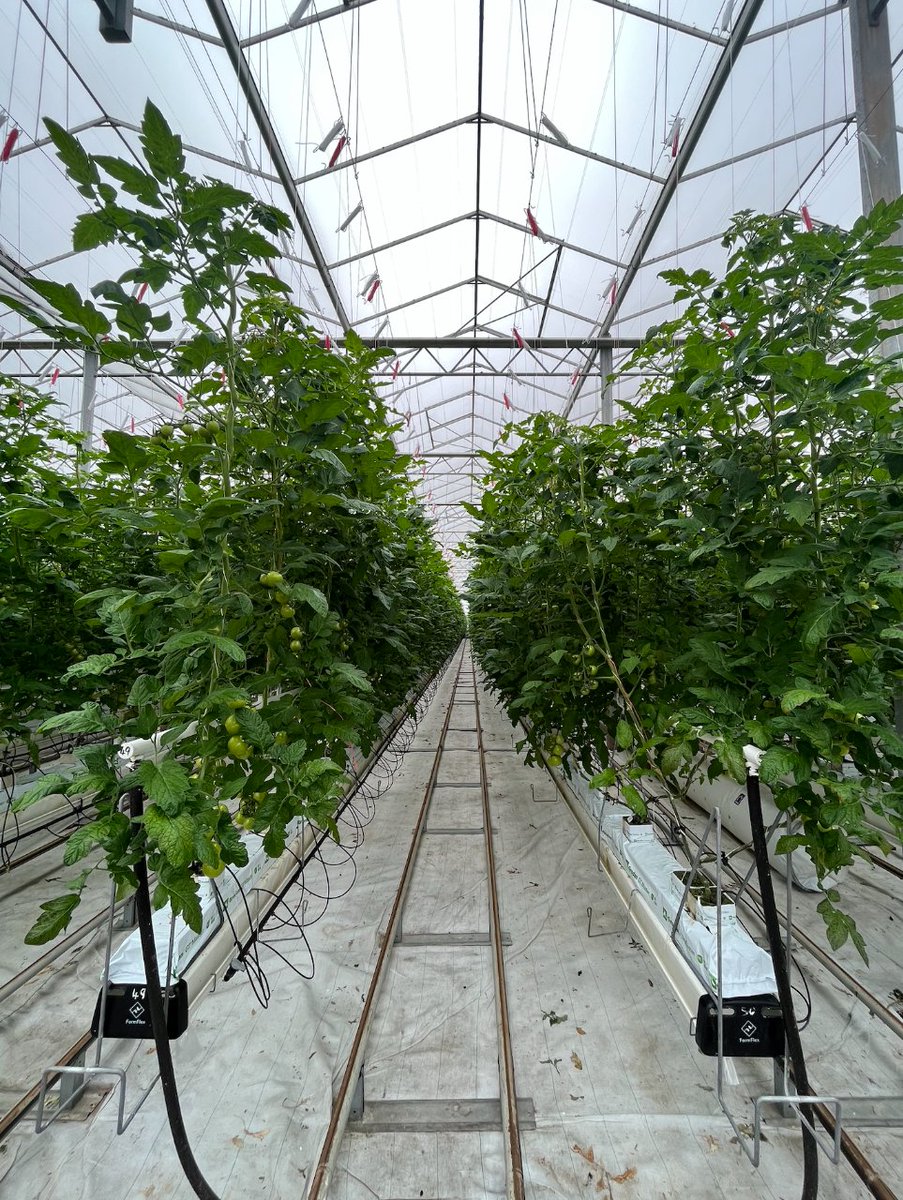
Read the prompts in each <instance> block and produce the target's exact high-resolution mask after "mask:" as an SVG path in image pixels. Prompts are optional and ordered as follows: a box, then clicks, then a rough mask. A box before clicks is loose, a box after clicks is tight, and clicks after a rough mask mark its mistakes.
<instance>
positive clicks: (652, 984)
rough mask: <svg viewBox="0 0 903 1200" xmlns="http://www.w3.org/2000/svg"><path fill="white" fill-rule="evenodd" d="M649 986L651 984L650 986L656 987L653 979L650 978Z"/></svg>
mask: <svg viewBox="0 0 903 1200" xmlns="http://www.w3.org/2000/svg"><path fill="white" fill-rule="evenodd" d="M649 986H650V987H655V984H654V983H653V982H652V980H651V979H650V980H649Z"/></svg>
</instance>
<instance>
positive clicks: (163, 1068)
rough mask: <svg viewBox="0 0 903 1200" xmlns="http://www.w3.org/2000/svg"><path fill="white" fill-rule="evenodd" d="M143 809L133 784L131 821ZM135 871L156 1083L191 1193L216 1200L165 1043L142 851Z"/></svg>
mask: <svg viewBox="0 0 903 1200" xmlns="http://www.w3.org/2000/svg"><path fill="white" fill-rule="evenodd" d="M143 812H144V793H143V792H142V791H141V789H140V788H133V789H132V790H131V791H130V792H129V815H130V816H131V819H132V821H135V820H136V818H138V817H140V816H141V815H142V813H143ZM135 874H136V876H137V877H138V891H137V901H138V928H139V930H140V932H141V954H142V956H143V958H144V978H145V982H146V983H147V1007H148V1010H149V1011H150V1018H151V1027H152V1029H153V1031H154V1044H155V1045H156V1047H157V1065H158V1067H159V1069H160V1085H161V1087H162V1088H163V1099H164V1101H165V1102H166V1116H167V1118H168V1120H169V1128H170V1132H171V1133H172V1140H173V1144H174V1145H175V1148H176V1154H177V1155H178V1156H179V1162H180V1163H181V1164H182V1170H183V1171H184V1172H185V1178H186V1179H187V1180H188V1182H189V1183H190V1184H191V1187H192V1190H193V1191H194V1194H195V1195H196V1196H198V1197H200V1200H219V1197H218V1196H217V1194H216V1192H214V1190H213V1188H212V1187H211V1186H210V1184H209V1183H208V1182H207V1180H206V1179H205V1178H204V1176H203V1175H202V1174H201V1169H200V1167H199V1166H198V1164H197V1162H196V1161H195V1157H194V1154H193V1153H192V1150H191V1145H190V1143H189V1141H188V1134H187V1133H186V1131H185V1122H184V1121H183V1119H182V1109H181V1106H180V1104H179V1092H178V1087H177V1085H176V1076H175V1071H174V1069H173V1063H172V1051H171V1049H170V1045H169V1031H168V1029H167V1028H166V1013H165V1011H164V1008H163V995H162V992H161V991H160V972H159V971H158V969H157V946H156V943H155V941H154V924H153V913H152V910H151V897H150V888H149V886H148V882H147V859H146V858H145V857H144V855H143V854H142V855H141V857H140V858H139V859H138V861H137V862H136V863H135Z"/></svg>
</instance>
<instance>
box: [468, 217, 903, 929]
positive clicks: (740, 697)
mask: <svg viewBox="0 0 903 1200" xmlns="http://www.w3.org/2000/svg"><path fill="white" fill-rule="evenodd" d="M901 216H903V201H898V202H896V203H895V204H893V205H891V206H886V205H883V204H882V205H879V206H876V208H875V210H874V211H873V213H872V214H871V215H870V216H869V217H865V218H862V219H861V220H860V221H858V222H857V223H856V225H855V226H854V228H853V229H852V230H851V231H849V232H843V231H841V230H838V229H823V230H821V231H818V232H812V233H809V232H803V231H801V230H798V229H797V228H796V227H795V223H794V221H793V219H792V218H789V217H774V218H773V217H759V216H754V215H752V214H748V213H747V214H741V215H740V216H739V217H738V218H737V219H736V220H735V222H734V224H733V225H732V227H731V229H730V230H729V231H728V234H727V235H726V239H725V244H726V245H727V247H728V250H729V258H728V263H727V270H726V272H725V274H724V276H723V278H720V279H716V278H714V277H713V276H712V275H711V274H709V273H708V272H705V271H697V272H694V273H693V274H688V273H686V272H684V271H670V272H666V273H665V278H666V279H668V280H669V281H670V282H671V283H672V284H673V285H674V286H675V299H676V300H678V301H682V302H684V303H685V308H684V312H683V315H682V316H681V317H679V318H678V319H677V320H675V321H672V322H669V323H668V324H667V325H664V326H661V327H660V328H658V329H654V330H651V331H650V332H649V334H648V335H647V338H646V339H645V341H644V344H643V345H642V346H641V347H640V348H639V349H638V350H637V351H636V352H635V353H634V355H633V356H632V357H631V359H630V361H629V362H628V363H627V365H626V367H625V368H624V369H625V370H626V371H632V372H637V371H641V372H643V373H644V375H645V376H646V378H647V382H646V384H645V386H644V388H643V393H642V396H641V398H640V400H639V401H637V402H636V403H634V404H628V405H626V406H625V408H626V412H625V416H624V417H623V419H622V420H621V421H619V422H618V423H617V424H615V425H612V426H605V427H599V428H593V429H586V428H578V427H575V426H569V425H567V424H565V423H564V422H561V421H558V420H556V419H554V418H550V417H546V416H542V417H537V418H536V419H535V420H533V421H532V422H530V423H527V424H526V425H525V426H523V427H521V428H520V429H519V430H518V433H519V435H520V438H521V439H522V440H521V441H520V444H519V445H518V446H517V447H516V448H515V449H514V450H513V451H511V452H510V453H504V452H497V453H494V454H492V455H491V456H490V460H489V461H490V467H491V474H490V479H491V482H492V485H493V486H492V488H491V490H487V491H486V492H485V493H484V495H483V497H482V503H481V506H480V507H479V508H477V509H475V512H476V513H477V515H478V517H479V518H480V528H479V530H478V532H477V533H476V535H475V536H474V539H473V546H472V551H473V554H474V557H475V564H476V565H475V569H474V572H473V575H472V577H471V580H470V584H469V604H470V612H471V618H472V627H473V636H474V644H475V648H476V650H477V653H478V654H479V656H480V658H481V661H482V663H483V666H484V668H485V669H486V671H487V674H488V675H489V677H490V678H491V679H492V680H493V682H494V684H495V686H496V687H497V688H498V690H499V692H500V694H501V695H502V697H503V699H504V700H505V702H506V704H507V705H508V708H509V711H510V713H511V715H512V716H513V717H515V718H518V717H521V716H523V717H526V718H528V719H529V722H530V725H531V729H530V733H529V735H528V736H529V740H530V742H531V745H532V747H533V748H534V749H539V748H544V749H545V750H546V751H547V752H548V751H549V750H550V739H555V738H558V737H561V736H563V737H564V739H565V741H566V743H567V749H566V751H565V765H567V758H568V756H571V757H573V758H575V759H577V760H579V761H580V762H581V764H582V765H583V766H584V768H586V769H587V770H588V771H590V772H595V773H596V782H597V784H599V785H605V784H611V783H613V782H614V780H615V775H616V773H617V774H618V775H619V776H620V778H621V783H622V793H621V794H622V796H623V798H624V799H625V801H626V802H627V803H628V804H630V805H631V806H632V807H634V808H635V809H636V810H637V811H642V810H643V808H644V802H643V800H642V798H641V796H640V795H639V792H638V791H637V789H636V787H635V786H634V785H635V781H636V779H637V778H639V777H640V776H642V775H648V774H649V773H650V772H651V773H653V774H655V775H656V776H657V777H658V779H659V781H660V782H661V783H662V785H664V786H667V787H671V788H674V787H675V786H676V778H677V777H678V776H684V777H686V776H687V774H688V773H692V772H693V771H694V770H700V769H705V770H707V771H708V772H709V774H710V775H715V774H726V775H729V776H732V777H733V778H735V779H737V780H743V779H744V774H745V768H744V758H743V750H742V748H743V746H744V745H745V744H748V743H753V744H755V745H756V746H758V747H759V748H760V749H762V750H764V751H765V755H764V758H763V761H762V767H761V777H762V779H763V780H764V781H765V782H766V783H767V784H769V785H770V786H771V787H772V789H773V790H774V793H775V799H776V802H777V804H778V805H779V807H781V808H783V809H785V810H792V811H793V812H794V813H795V815H796V816H797V817H798V818H799V822H800V831H799V833H798V834H795V835H794V836H792V837H785V838H782V839H781V840H780V842H779V843H778V849H779V850H781V851H789V850H791V849H793V848H795V847H797V846H804V847H805V848H806V849H807V850H808V852H809V854H810V855H811V857H812V859H813V861H814V862H815V864H816V867H817V868H818V871H819V873H820V874H821V875H822V876H824V875H825V874H827V873H829V872H832V871H835V870H837V869H838V868H840V867H842V866H844V865H846V864H848V863H850V862H851V861H852V860H853V857H854V856H855V855H856V854H857V853H860V852H862V851H863V849H864V848H865V847H867V846H877V847H879V848H880V849H884V850H887V849H889V845H888V843H887V841H886V839H885V838H884V836H883V834H882V833H881V832H880V831H879V830H877V829H876V828H875V826H874V825H873V824H872V823H871V821H870V819H871V818H873V817H874V816H875V815H878V816H880V817H882V818H884V819H885V820H886V821H887V822H889V823H890V825H891V827H892V828H893V829H894V830H895V831H896V832H897V834H898V835H899V834H903V776H901V768H903V737H901V730H900V728H899V726H895V717H894V694H895V692H898V691H899V689H900V685H901V680H903V632H901V617H903V570H901V561H900V549H901V542H903V454H901V451H900V446H901V434H903V412H901V409H900V407H899V399H898V397H899V385H900V383H901V380H903V374H901V370H900V365H899V361H898V359H897V358H896V357H895V356H893V355H892V354H889V343H888V341H887V339H888V336H889V334H890V333H891V332H895V331H896V327H897V326H898V324H899V322H900V319H901V317H903V299H901V298H900V296H899V294H896V295H895V294H894V291H895V290H896V291H897V292H899V288H900V284H901V282H903V258H901V250H900V248H899V247H897V246H895V245H889V244H887V241H888V238H889V237H890V235H891V234H892V232H893V231H894V230H895V229H896V227H897V226H898V225H899V223H900V219H901ZM868 292H871V293H872V294H873V295H874V296H875V297H876V298H875V299H874V301H873V303H872V304H871V305H867V304H866V303H865V295H866V293H868ZM525 648H526V651H525ZM551 749H552V752H553V753H555V754H556V755H557V753H559V752H557V750H556V743H555V742H551ZM615 749H617V750H619V751H620V752H621V755H620V756H619V757H618V762H617V763H615V762H614V761H613V751H614V750H615ZM625 764H626V765H625ZM822 906H823V907H822V913H823V915H824V916H825V919H826V921H827V924H828V936H829V939H830V940H831V942H832V944H833V945H835V946H837V945H840V944H842V943H843V941H844V940H846V938H847V937H848V936H852V937H853V939H854V941H856V944H857V945H858V946H859V947H860V949H862V941H861V938H860V936H859V934H858V932H857V931H856V929H855V925H854V924H853V922H852V921H851V920H850V919H849V918H848V917H847V916H845V915H844V914H843V913H841V912H840V911H839V910H838V909H836V907H835V905H834V902H833V900H832V898H831V896H828V897H826V899H825V900H824V901H823V902H822Z"/></svg>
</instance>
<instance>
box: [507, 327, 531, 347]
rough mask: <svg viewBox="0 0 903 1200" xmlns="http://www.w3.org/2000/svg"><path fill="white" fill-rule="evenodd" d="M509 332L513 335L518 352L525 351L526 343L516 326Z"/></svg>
mask: <svg viewBox="0 0 903 1200" xmlns="http://www.w3.org/2000/svg"><path fill="white" fill-rule="evenodd" d="M511 332H512V334H513V335H514V340H515V342H516V343H517V348H518V349H519V350H526V348H527V343H526V342H525V341H524V339H523V338H522V337H521V334H520V330H519V329H518V328H517V326H516V325H515V326H514V328H513V329H512V330H511Z"/></svg>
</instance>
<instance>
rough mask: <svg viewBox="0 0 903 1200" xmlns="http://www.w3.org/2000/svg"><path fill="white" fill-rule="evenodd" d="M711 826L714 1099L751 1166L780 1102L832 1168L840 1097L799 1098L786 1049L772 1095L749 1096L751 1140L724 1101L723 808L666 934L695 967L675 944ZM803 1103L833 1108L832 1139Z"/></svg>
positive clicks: (713, 818) (836, 1158)
mask: <svg viewBox="0 0 903 1200" xmlns="http://www.w3.org/2000/svg"><path fill="white" fill-rule="evenodd" d="M782 816H783V814H778V817H777V818H776V819H775V821H773V822H772V824H771V826H770V828H769V829H768V831H767V833H766V838H767V839H770V838H771V836H772V834H773V833H774V831H775V829H776V828H777V825H778V823H779V822H780V819H781V817H782ZM788 821H789V818H788ZM713 827H714V830H715V897H716V899H715V904H716V910H717V917H716V921H715V961H716V980H717V986H716V987H715V988H714V989H713V988H712V986H711V984H710V983H709V981H708V980H707V979H705V978H703V977H702V976H701V975H700V973H699V972H698V971H697V972H696V974H697V976H698V977H699V978H700V980H701V982H702V985H703V987H704V988H705V990H706V991H707V992H708V994H709V996H710V997H711V998H712V1000H714V1002H715V1011H716V1027H717V1030H718V1053H717V1056H716V1067H715V1078H716V1085H715V1095H716V1096H717V1098H718V1103H719V1104H720V1106H721V1110H722V1112H723V1113H724V1115H725V1116H726V1117H727V1119H728V1121H729V1122H730V1124H731V1128H732V1129H733V1131H734V1134H735V1135H736V1138H737V1142H738V1144H739V1145H740V1146H741V1147H742V1149H743V1152H744V1154H745V1155H746V1156H747V1158H748V1159H749V1161H750V1162H751V1163H752V1165H753V1166H754V1167H758V1165H759V1158H760V1154H761V1148H762V1113H763V1109H764V1107H765V1105H767V1104H776V1105H778V1106H780V1108H781V1111H782V1114H783V1115H789V1111H793V1112H795V1114H796V1116H797V1117H798V1118H799V1120H800V1123H801V1124H802V1125H804V1126H805V1127H806V1128H807V1129H808V1130H809V1132H810V1133H811V1134H812V1136H813V1137H814V1139H815V1141H816V1144H817V1145H818V1146H819V1147H820V1148H821V1149H822V1150H823V1151H824V1153H825V1154H826V1155H827V1156H828V1158H829V1159H830V1161H831V1162H832V1163H834V1164H835V1166H836V1165H837V1163H839V1162H840V1152H841V1147H840V1140H841V1133H842V1128H843V1123H842V1111H843V1104H842V1101H841V1099H840V1098H839V1097H837V1096H805V1097H802V1098H801V1097H799V1096H798V1095H797V1094H796V1092H794V1091H793V1090H792V1081H791V1079H790V1074H789V1065H788V1056H787V1054H786V1050H785V1054H784V1057H783V1065H781V1063H780V1062H779V1061H778V1060H775V1062H774V1080H775V1091H774V1093H772V1094H770V1095H764V1096H757V1097H755V1099H754V1100H753V1136H752V1138H751V1139H750V1138H749V1136H748V1135H747V1134H746V1133H745V1132H744V1131H743V1129H741V1127H740V1125H739V1124H738V1123H737V1120H736V1118H735V1117H734V1114H733V1113H732V1112H731V1109H730V1106H729V1105H728V1102H727V1099H726V1097H725V1093H724V1083H725V1076H726V1074H727V1064H728V1060H727V1058H726V1057H725V1054H724V985H723V945H722V941H723V939H722V903H723V877H722V824H721V808H720V807H719V806H717V805H716V806H715V807H714V808H713V809H712V812H711V814H710V816H709V819H708V821H707V822H706V825H705V829H704V830H703V832H702V836H701V837H700V839H699V843H698V845H697V847H696V853H695V854H694V855H693V859H692V861H691V863H690V868H689V870H688V871H687V872H686V879H685V881H684V887H683V892H682V894H681V898H680V903H679V904H678V906H677V913H676V915H675V917H674V920H673V922H672V924H671V930H670V938H671V942H672V944H673V945H674V947H675V949H676V950H677V951H678V953H679V954H681V956H682V957H683V958H684V960H685V961H686V962H687V963H688V965H689V966H690V967H691V968H693V969H694V970H695V967H694V964H693V963H692V962H691V961H690V959H689V958H688V957H687V956H686V954H685V953H684V951H683V948H682V947H681V946H680V945H679V944H678V942H677V930H678V928H679V926H680V918H681V916H682V915H683V912H684V909H685V908H686V904H687V899H688V897H689V895H690V888H691V887H692V885H693V880H694V879H695V878H696V874H697V872H698V870H699V867H700V863H701V861H702V857H703V853H704V852H705V850H706V848H707V846H708V841H709V835H710V833H711V831H712V828H713ZM787 868H788V869H787V900H786V903H787V941H786V946H785V951H786V955H787V969H788V972H789V971H790V970H791V967H792V959H791V957H790V950H791V930H792V921H791V912H792V908H791V906H792V903H793V891H792V889H793V879H792V872H791V871H790V863H789V862H788V864H787ZM754 870H755V864H753V866H752V867H751V868H750V870H749V872H748V873H747V875H746V878H745V879H744V880H743V883H742V884H741V886H740V889H739V891H738V892H737V896H738V897H739V895H740V893H742V891H743V889H744V888H745V887H746V885H747V883H748V882H749V880H750V878H751V877H752V874H753V871H754ZM707 882H708V880H707ZM779 1089H780V1090H779ZM804 1103H805V1104H806V1105H807V1106H811V1105H813V1104H822V1105H824V1106H826V1107H827V1108H830V1109H832V1110H833V1116H834V1132H833V1137H832V1138H831V1139H830V1140H828V1139H826V1138H825V1137H824V1135H823V1134H822V1133H821V1131H820V1130H819V1129H818V1128H817V1127H816V1126H815V1125H814V1123H813V1122H812V1121H810V1120H809V1118H808V1117H807V1116H806V1115H805V1114H804V1113H803V1112H802V1105H803V1104H804ZM747 1128H748V1126H747Z"/></svg>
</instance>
